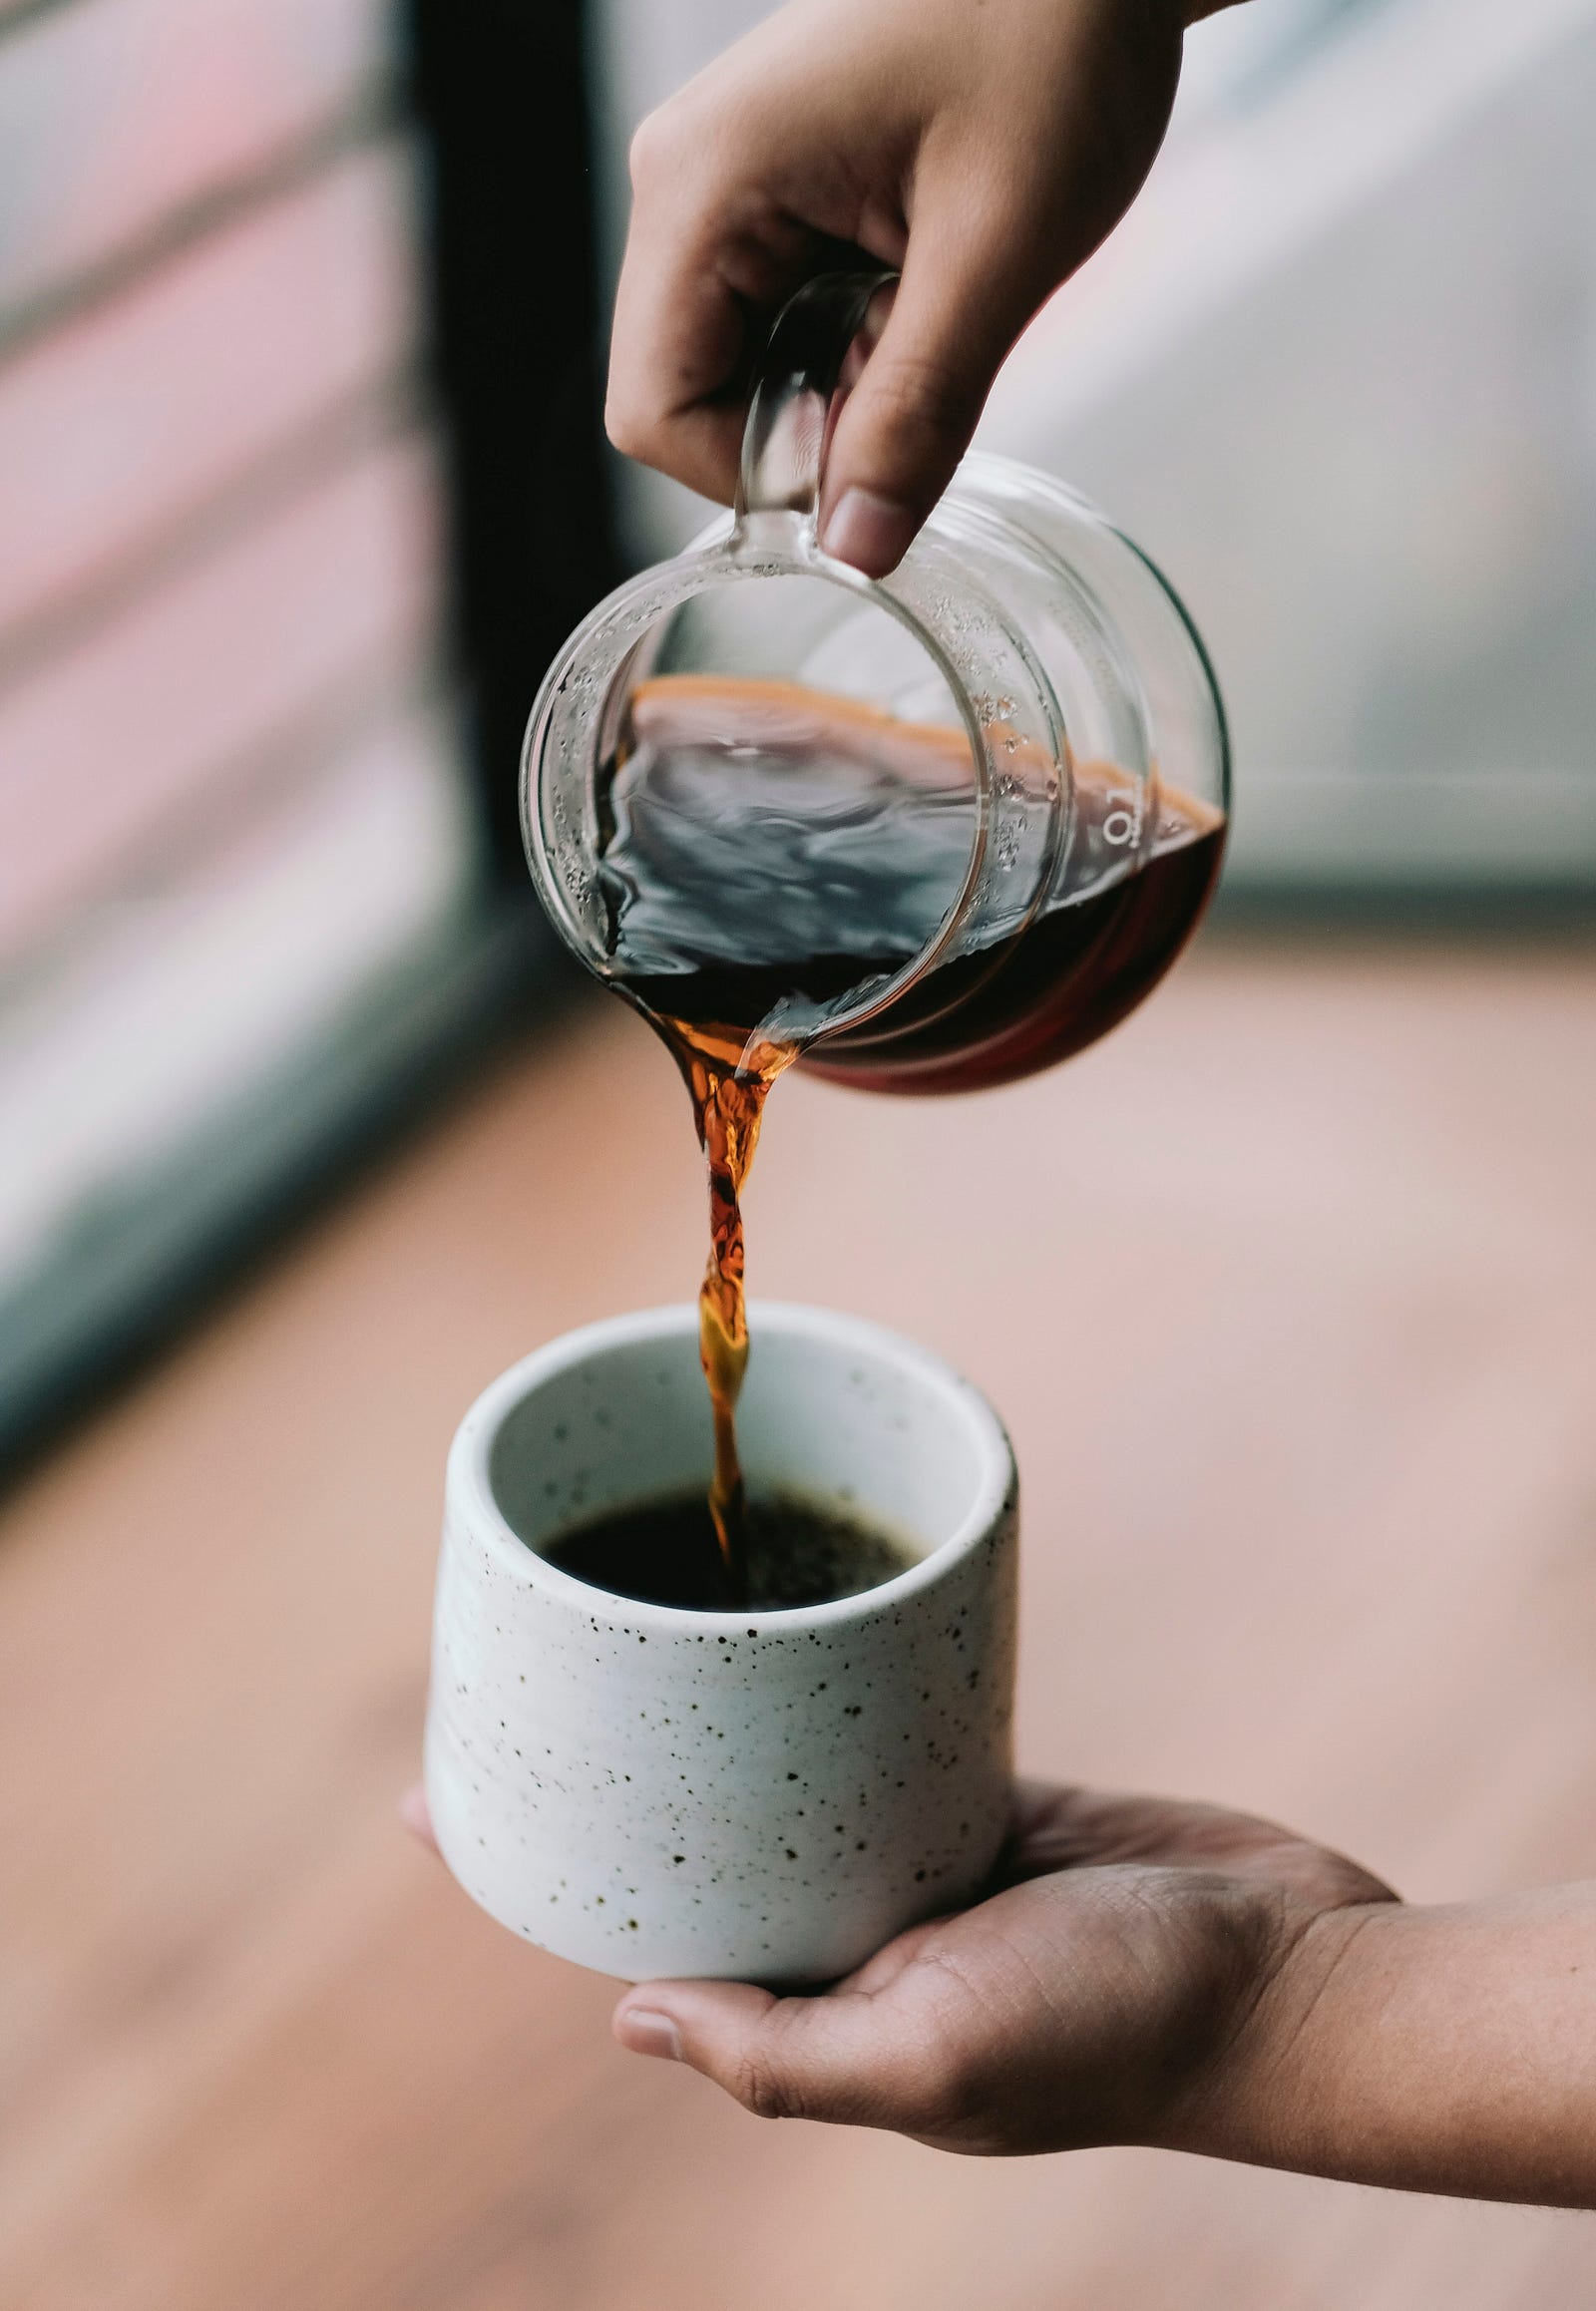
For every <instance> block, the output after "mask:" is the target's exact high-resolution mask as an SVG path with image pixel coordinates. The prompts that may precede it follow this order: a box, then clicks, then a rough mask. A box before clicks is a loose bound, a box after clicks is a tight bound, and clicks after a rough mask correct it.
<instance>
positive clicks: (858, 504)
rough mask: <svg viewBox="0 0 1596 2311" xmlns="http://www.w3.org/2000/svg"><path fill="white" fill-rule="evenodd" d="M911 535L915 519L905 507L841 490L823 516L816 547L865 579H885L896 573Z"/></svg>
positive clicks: (866, 493)
mask: <svg viewBox="0 0 1596 2311" xmlns="http://www.w3.org/2000/svg"><path fill="white" fill-rule="evenodd" d="M914 535H915V518H914V516H913V515H912V514H911V513H910V511H909V509H908V507H907V506H897V505H894V503H893V501H892V500H891V499H890V498H878V497H877V495H876V493H875V491H874V490H844V492H843V494H842V496H841V497H840V498H839V499H838V500H837V503H836V505H835V506H833V507H832V509H831V512H830V513H829V514H828V515H827V516H826V527H825V529H824V531H823V532H822V533H821V539H820V543H821V545H822V546H823V547H824V548H825V550H826V552H827V553H828V554H830V555H832V556H833V557H834V558H835V559H836V560H837V561H838V562H846V563H848V564H849V566H850V567H851V568H852V569H854V570H861V571H863V572H864V574H865V576H866V577H867V578H885V577H886V575H887V573H888V571H889V570H896V569H897V567H898V565H899V563H900V562H901V561H902V560H903V558H904V556H905V554H906V553H907V552H908V550H909V542H910V540H911V539H912V538H913V537H914Z"/></svg>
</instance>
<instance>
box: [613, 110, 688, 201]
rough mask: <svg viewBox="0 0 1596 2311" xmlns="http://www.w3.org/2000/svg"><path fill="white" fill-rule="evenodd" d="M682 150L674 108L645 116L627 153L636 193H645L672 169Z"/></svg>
mask: <svg viewBox="0 0 1596 2311" xmlns="http://www.w3.org/2000/svg"><path fill="white" fill-rule="evenodd" d="M679 150H680V140H679V138H678V136H677V133H676V124H675V120H674V117H673V115H672V112H671V108H670V106H669V105H660V106H658V107H657V108H656V109H655V110H654V111H653V112H651V113H647V114H645V115H644V117H643V118H642V120H640V121H639V122H638V124H637V126H636V128H635V129H634V130H633V132H632V138H631V143H630V145H629V146H628V148H627V152H626V165H627V168H628V169H629V170H630V173H631V183H632V188H633V190H634V191H641V190H642V188H643V187H644V186H646V185H649V184H651V183H653V181H654V180H655V178H656V177H657V176H659V175H661V174H663V173H664V172H665V171H666V170H668V169H669V168H671V167H672V166H673V165H674V161H675V157H676V155H677V153H678V152H679Z"/></svg>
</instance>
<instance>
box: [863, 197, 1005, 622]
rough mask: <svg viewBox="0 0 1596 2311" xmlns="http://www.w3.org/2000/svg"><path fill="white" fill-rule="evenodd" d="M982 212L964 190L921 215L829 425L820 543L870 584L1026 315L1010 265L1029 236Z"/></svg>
mask: <svg viewBox="0 0 1596 2311" xmlns="http://www.w3.org/2000/svg"><path fill="white" fill-rule="evenodd" d="M988 216H989V211H988V208H987V206H986V202H985V199H981V200H978V199H976V198H974V197H972V196H971V195H970V194H969V193H964V194H963V195H962V196H961V197H959V198H958V199H956V200H955V199H950V200H948V201H946V202H941V203H938V202H927V203H925V204H923V205H922V207H921V208H920V209H919V210H918V211H917V214H916V217H915V222H914V228H913V231H912V232H911V235H910V241H909V251H908V254H907V256H906V257H905V260H904V269H903V278H902V280H901V281H900V283H899V286H898V292H897V295H896V297H895V298H894V300H893V306H892V312H891V314H890V316H889V318H888V320H887V323H886V326H885V328H884V329H883V331H882V334H881V338H880V341H879V342H878V343H877V345H876V347H875V349H874V351H873V352H872V353H871V355H870V357H869V359H868V360H867V362H866V363H865V366H864V371H863V374H862V375H861V377H860V380H859V383H858V384H857V385H856V386H855V388H854V390H853V392H852V393H851V394H850V395H849V396H848V399H847V400H846V401H845V402H844V404H843V406H842V409H841V412H840V414H839V416H838V418H837V423H836V428H835V431H834V432H833V435H832V438H831V444H830V449H829V453H828V456H827V460H826V477H825V489H824V494H823V498H822V504H821V516H820V542H821V545H822V546H823V547H824V548H825V551H826V552H827V553H828V554H831V555H834V556H835V557H836V559H837V560H838V561H839V562H847V563H849V564H851V565H852V567H853V568H854V569H856V570H860V571H863V573H864V574H865V576H866V577H867V578H885V577H886V575H887V573H888V571H890V570H893V569H895V568H896V567H897V565H898V563H899V562H900V561H901V560H902V559H903V556H904V554H905V553H906V551H907V550H908V548H909V546H910V544H911V542H912V541H913V539H914V536H915V533H916V532H917V531H918V530H919V528H920V526H921V524H922V522H924V520H925V519H926V516H927V515H928V514H929V513H930V512H931V509H932V508H933V506H934V505H935V504H936V503H937V500H938V499H939V498H940V497H941V496H942V493H943V491H944V490H945V489H946V488H947V486H948V484H949V482H950V481H951V480H952V478H953V472H954V468H955V467H956V466H957V465H958V463H959V460H960V459H961V457H962V456H963V455H964V453H965V451H966V450H967V449H968V448H969V446H970V437H971V435H972V434H973V433H974V432H975V430H976V422H977V420H978V419H979V417H980V416H981V412H982V407H983V404H984V403H985V401H986V399H987V395H988V393H989V392H990V390H991V388H992V382H993V379H994V378H995V377H996V376H997V374H998V368H999V366H1000V365H1001V363H1002V360H1003V357H1004V355H1005V354H1006V353H1007V351H1008V349H1009V347H1010V346H1011V345H1012V343H1013V341H1014V339H1015V338H1016V337H1017V336H1018V334H1019V332H1020V330H1021V329H1022V328H1023V326H1024V324H1025V322H1026V321H1027V320H1028V319H1029V318H1030V315H1031V312H1032V311H1033V310H1034V307H1035V303H1036V299H1035V298H1034V297H1032V296H1029V295H1027V294H1026V288H1027V286H1028V284H1027V283H1026V281H1025V280H1024V279H1022V278H1021V277H1019V276H1018V275H1016V272H1015V265H1014V250H1015V246H1016V244H1020V245H1022V244H1023V242H1024V239H1025V235H1024V233H1023V232H1022V231H1021V230H1019V229H1018V227H1017V223H1016V219H1015V218H1014V217H1013V216H1012V214H1009V215H1008V216H1006V217H1005V218H1004V219H1003V222H1002V227H1001V230H1000V231H999V230H997V229H994V228H993V226H992V225H991V224H989V221H988Z"/></svg>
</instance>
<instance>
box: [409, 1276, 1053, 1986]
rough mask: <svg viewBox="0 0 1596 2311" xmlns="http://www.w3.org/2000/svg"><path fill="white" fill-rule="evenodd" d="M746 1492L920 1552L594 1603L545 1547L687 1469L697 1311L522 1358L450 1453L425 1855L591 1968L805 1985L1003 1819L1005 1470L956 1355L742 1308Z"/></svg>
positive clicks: (675, 1483) (977, 1876)
mask: <svg viewBox="0 0 1596 2311" xmlns="http://www.w3.org/2000/svg"><path fill="white" fill-rule="evenodd" d="M750 1330H751V1334H752V1339H753V1344H754V1345H753V1353H752V1355H751V1357H750V1359H749V1365H748V1377H747V1383H746V1386H745V1389H744V1393H743V1398H742V1404H741V1407H740V1410H739V1413H738V1436H739V1441H740V1444H741V1449H742V1457H743V1464H744V1468H745V1470H746V1472H747V1475H748V1480H749V1485H750V1489H751V1490H752V1491H753V1492H755V1493H756V1494H757V1493H758V1492H759V1491H760V1490H762V1489H766V1488H774V1487H778V1486H780V1487H795V1488H800V1489H802V1490H804V1491H806V1492H808V1493H810V1494H812V1495H819V1496H822V1497H830V1498H831V1499H833V1500H834V1501H841V1502H846V1503H848V1504H850V1505H851V1507H852V1508H853V1509H854V1510H855V1512H856V1513H858V1514H859V1515H861V1516H862V1517H863V1518H864V1519H865V1520H866V1521H869V1520H870V1519H871V1518H872V1517H874V1518H876V1519H878V1520H879V1521H880V1522H881V1523H883V1524H884V1525H885V1526H886V1527H888V1528H889V1529H890V1530H893V1531H895V1532H897V1533H899V1534H900V1535H902V1536H905V1537H912V1538H913V1539H914V1540H915V1542H916V1545H917V1546H918V1547H919V1548H920V1549H921V1551H922V1552H923V1553H922V1555H921V1557H920V1561H919V1562H918V1563H915V1564H913V1565H912V1566H911V1567H910V1568H909V1569H908V1570H907V1571H906V1572H903V1573H901V1574H899V1575H898V1576H897V1577H896V1578H895V1579H893V1580H891V1581H887V1582H885V1583H883V1584H882V1585H881V1586H880V1587H879V1588H875V1589H869V1590H866V1591H864V1592H863V1593H862V1594H861V1595H859V1596H854V1597H845V1598H839V1599H837V1600H835V1601H834V1602H832V1603H829V1604H825V1605H815V1606H805V1607H799V1608H793V1609H788V1610H783V1611H779V1612H750V1613H741V1614H729V1613H702V1612H685V1611H681V1610H678V1609H676V1608H673V1607H668V1606H661V1605H644V1604H638V1603H634V1602H632V1601H631V1600H630V1599H627V1598H622V1597H616V1596H612V1595H610V1594H609V1593H608V1592H607V1591H605V1590H602V1589H597V1588H594V1587H592V1586H591V1585H589V1584H588V1583H586V1582H582V1581H579V1580H576V1579H574V1578H573V1577H572V1576H571V1575H570V1574H567V1573H563V1572H560V1571H559V1570H557V1569H556V1567H555V1566H553V1565H551V1564H549V1563H548V1562H547V1561H546V1559H545V1558H544V1557H543V1556H542V1555H541V1554H540V1550H541V1549H544V1548H547V1547H549V1546H550V1545H551V1544H552V1543H553V1542H554V1541H556V1540H557V1539H558V1538H559V1537H560V1535H561V1534H562V1533H563V1532H569V1531H570V1530H571V1529H572V1528H573V1527H574V1526H576V1525H579V1524H581V1523H584V1522H586V1521H587V1520H588V1519H590V1518H592V1517H594V1516H596V1515H598V1513H600V1512H602V1511H604V1510H606V1509H610V1508H614V1507H619V1506H623V1505H624V1504H625V1503H627V1502H628V1501H634V1500H635V1501H642V1500H646V1499H649V1498H651V1497H655V1496H657V1495H659V1494H662V1493H668V1492H672V1491H679V1490H680V1489H682V1488H683V1487H684V1486H686V1485H688V1484H691V1483H693V1482H695V1481H697V1480H699V1479H700V1478H703V1477H705V1476H706V1474H707V1469H708V1462H709V1413H708V1404H707V1399H706V1394H705V1389H704V1382H703V1375H702V1373H701V1372H700V1371H699V1368H698V1320H697V1311H696V1310H695V1309H692V1308H686V1307H683V1308H666V1309H656V1310H652V1311H649V1312H647V1313H645V1314H640V1315H636V1316H627V1317H621V1318H618V1319H616V1320H614V1321H613V1322H610V1323H607V1324H598V1325H594V1326H591V1327H590V1328H589V1329H588V1330H586V1331H584V1332H578V1333H572V1334H569V1335H568V1336H567V1337H566V1338H565V1339H563V1340H558V1341H555V1342H552V1343H551V1344H550V1346H549V1347H548V1348H540V1349H539V1350H538V1352H537V1353H536V1354H535V1355H531V1356H528V1357H527V1358H526V1360H525V1361H524V1362H523V1363H520V1364H517V1365H516V1366H515V1367H514V1368H513V1369H512V1370H511V1371H508V1372H506V1373H505V1374H504V1375H503V1377H502V1378H500V1379H498V1380H496V1381H495V1382H494V1383H493V1385H492V1386H491V1387H490V1388H489V1389H488V1390H487V1391H486V1392H485V1394H483V1395H482V1396H481V1397H479V1398H478V1400H477V1402H476V1403H475V1404H474V1405H473V1406H472V1408H471V1410H470V1411H469V1412H468V1413H467V1415H466V1417H465V1420H464V1421H463V1422H462V1424H461V1427H460V1431H459V1434H458V1435H457V1437H456V1438H455V1443H454V1449H453V1451H452V1453H451V1455H450V1460H449V1476H448V1496H447V1506H446V1517H445V1526H444V1543H443V1557H442V1563H441V1566H440V1569H439V1577H438V1598H437V1613H436V1619H435V1624H434V1634H433V1663H432V1698H431V1705H430V1709H429V1713H428V1722H427V1795H428V1798H429V1801H430V1804H431V1809H432V1818H433V1823H434V1826H435V1828H436V1831H437V1835H438V1842H439V1844H440V1846H441V1847H442V1849H443V1855H444V1859H445V1860H446V1861H447V1863H448V1864H449V1867H450V1869H451V1870H452V1871H453V1872H454V1875H455V1876H456V1877H457V1878H458V1879H459V1881H460V1883H461V1884H462V1885H463V1886H464V1887H465V1889H466V1891H467V1892H468V1893H469V1894H471V1895H472V1897H473V1898H474V1899H475V1900H476V1901H478V1902H480V1903H481V1904H482V1906H483V1908H484V1909H485V1910H487V1911H489V1912H490V1913H491V1914H492V1915H493V1916H494V1917H495V1918H497V1919H499V1921H500V1922H501V1924H503V1925H506V1926H509V1927H510V1928H512V1930H513V1931H514V1932H516V1933H518V1934H522V1935H525V1936H526V1938H527V1940H528V1941H530V1942H536V1943H539V1944H541V1945H542V1947H543V1948H545V1949H548V1950H553V1951H555V1952H557V1953H558V1954H559V1955H560V1956H561V1957H564V1958H571V1959H575V1960H576V1961H577V1963H578V1964H579V1965H582V1966H592V1967H596V1968H598V1969H599V1970H600V1971H601V1972H603V1973H606V1974H616V1975H621V1976H623V1977H625V1978H626V1979H627V1980H631V1981H638V1980H643V1979H645V1978H647V1977H650V1976H660V1975H729V1976H734V1977H739V1978H743V1979H752V1980H756V1981H768V1982H789V1983H802V1982H822V1981H828V1980H831V1979H833V1978H834V1977H835V1976H837V1975H839V1974H843V1973H846V1972H847V1971H848V1970H849V1969H850V1968H852V1967H854V1966H856V1965H858V1964H860V1963H861V1962H862V1960H863V1959H864V1958H866V1957H867V1956H868V1955H869V1954H870V1952H871V1951H873V1950H875V1949H877V1948H879V1946H880V1945H881V1944H882V1943H883V1942H885V1941H887V1940H888V1939H890V1937H891V1936H892V1935H893V1934H895V1933H897V1932H899V1931H900V1930H901V1929H902V1928H903V1927H905V1926H907V1925H909V1924H911V1923H912V1922H913V1921H914V1920H915V1919H917V1918H920V1917H924V1916H927V1915H929V1914H930V1913H931V1912H933V1911H935V1910H942V1909H950V1908H953V1907H954V1906H956V1905H957V1904H958V1903H959V1902H961V1901H962V1900H964V1899H966V1898H967V1897H968V1896H970V1895H971V1894H972V1893H974V1892H975V1890H976V1889H977V1887H978V1886H979V1885H980V1884H981V1882H982V1880H983V1879H984V1877H985V1876H986V1874H987V1872H988V1871H989V1869H990V1868H991V1866H992V1863H993V1860H994V1858H995V1856H996V1854H997V1851H998V1846H999V1844H1000V1842H1001V1839H1002V1836H1003V1830H1004V1825H1005V1820H1006V1815H1007V1809H1008V1792H1009V1719H1010V1711H1011V1695H1012V1685H1013V1656H1014V1604H1015V1571H1016V1566H1015V1552H1016V1541H1017V1511H1016V1490H1017V1488H1016V1479H1015V1474H1014V1463H1013V1455H1012V1452H1011V1451H1010V1449H1009V1445H1008V1439H1007V1437H1006V1436H1005V1435H1004V1433H1003V1430H1002V1427H1001V1425H1000V1423H999V1422H998V1418H997V1416H996V1414H995V1413H994V1412H993V1411H992V1409H991V1407H990V1406H989V1405H988V1403H987V1402H986V1400H985V1399H984V1398H983V1397H982V1396H980V1395H979V1394H978V1393H977V1392H976V1390H975V1389H974V1388H973V1387H972V1386H971V1385H970V1384H969V1382H968V1381H966V1380H963V1379H961V1378H960V1376H959V1375H958V1373H957V1372H955V1371H953V1370H952V1369H951V1368H950V1367H949V1366H948V1365H947V1364H945V1363H943V1362H941V1361H940V1359H939V1358H937V1357H935V1356H933V1355H930V1354H928V1353H927V1351H926V1350H925V1349H923V1348H916V1347H915V1346H914V1345H913V1344H912V1343H911V1342H908V1341H905V1340H900V1339H898V1338H897V1337H896V1336H895V1335H894V1334H892V1333H888V1332H884V1331H882V1330H881V1329H880V1328H879V1327H878V1326H875V1325H871V1324H865V1323H862V1322H861V1321H859V1320H858V1319H856V1318H853V1317H846V1316H838V1315H834V1314H832V1313H831V1312H829V1311H827V1310H824V1309H812V1308H792V1307H779V1306H772V1305H764V1306H761V1305H758V1304H755V1306H754V1307H753V1309H752V1310H751V1312H750Z"/></svg>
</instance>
